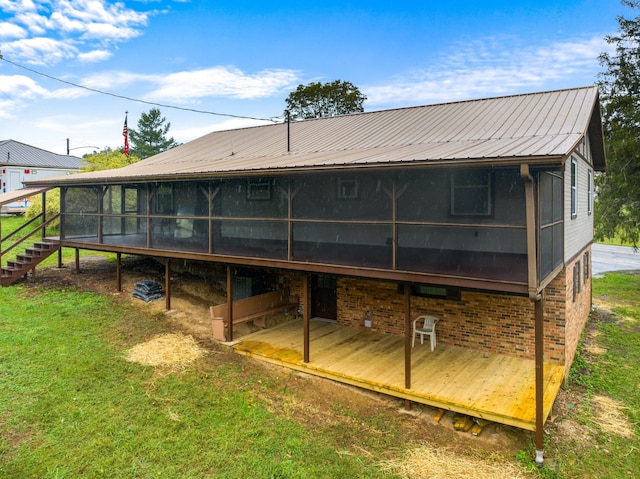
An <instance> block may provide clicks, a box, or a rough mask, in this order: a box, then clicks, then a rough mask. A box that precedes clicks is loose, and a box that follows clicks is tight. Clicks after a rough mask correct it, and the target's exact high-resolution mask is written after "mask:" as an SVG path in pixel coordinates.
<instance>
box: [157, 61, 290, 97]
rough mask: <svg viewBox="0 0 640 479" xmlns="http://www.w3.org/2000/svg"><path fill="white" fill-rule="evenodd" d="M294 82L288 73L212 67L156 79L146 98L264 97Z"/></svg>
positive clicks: (283, 71)
mask: <svg viewBox="0 0 640 479" xmlns="http://www.w3.org/2000/svg"><path fill="white" fill-rule="evenodd" d="M297 79H298V77H297V74H296V72H294V71H291V70H275V69H274V70H263V71H260V72H257V73H255V74H246V73H244V72H242V71H241V70H239V69H237V68H230V67H222V66H216V67H211V68H207V69H202V70H193V71H183V72H177V73H172V74H169V75H166V76H158V77H157V80H156V81H157V83H158V88H157V89H156V90H154V91H152V92H151V93H149V94H147V95H146V99H154V100H160V99H161V100H163V101H177V102H183V101H188V100H194V99H197V98H203V97H231V98H237V99H253V98H264V97H268V96H270V95H273V94H274V93H276V92H279V91H282V90H283V89H285V88H290V87H291V86H292V85H293V84H294V83H295V82H296V81H297Z"/></svg>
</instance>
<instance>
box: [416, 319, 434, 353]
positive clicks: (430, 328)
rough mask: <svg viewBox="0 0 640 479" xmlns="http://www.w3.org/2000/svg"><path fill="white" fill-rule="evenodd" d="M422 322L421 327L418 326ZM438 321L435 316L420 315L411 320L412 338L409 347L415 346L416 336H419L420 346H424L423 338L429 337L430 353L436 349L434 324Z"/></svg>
mask: <svg viewBox="0 0 640 479" xmlns="http://www.w3.org/2000/svg"><path fill="white" fill-rule="evenodd" d="M418 321H422V325H419V324H418ZM438 321H440V319H439V318H436V317H435V316H429V315H422V316H418V317H417V318H416V319H414V320H413V337H412V338H411V347H414V346H415V343H416V334H419V335H420V344H424V337H425V336H429V339H430V340H431V351H433V350H434V349H435V348H436V323H437V322H438Z"/></svg>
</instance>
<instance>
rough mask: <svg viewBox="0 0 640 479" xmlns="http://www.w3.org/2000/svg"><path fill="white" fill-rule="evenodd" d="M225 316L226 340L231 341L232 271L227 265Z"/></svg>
mask: <svg viewBox="0 0 640 479" xmlns="http://www.w3.org/2000/svg"><path fill="white" fill-rule="evenodd" d="M227 318H229V337H228V338H227V340H228V341H233V271H232V270H231V266H227Z"/></svg>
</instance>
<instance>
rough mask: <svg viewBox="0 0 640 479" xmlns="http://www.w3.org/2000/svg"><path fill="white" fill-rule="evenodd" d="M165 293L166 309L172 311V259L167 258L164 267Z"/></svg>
mask: <svg viewBox="0 0 640 479" xmlns="http://www.w3.org/2000/svg"><path fill="white" fill-rule="evenodd" d="M164 292H165V293H164V297H165V309H166V310H167V311H171V258H167V264H166V265H165V267H164Z"/></svg>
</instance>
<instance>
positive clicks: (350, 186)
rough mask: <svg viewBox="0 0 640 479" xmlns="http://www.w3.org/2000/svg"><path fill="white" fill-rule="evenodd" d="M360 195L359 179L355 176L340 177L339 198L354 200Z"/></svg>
mask: <svg viewBox="0 0 640 479" xmlns="http://www.w3.org/2000/svg"><path fill="white" fill-rule="evenodd" d="M357 197H358V180H356V179H353V178H338V198H340V199H343V200H345V199H346V200H354V199H356V198H357Z"/></svg>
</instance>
